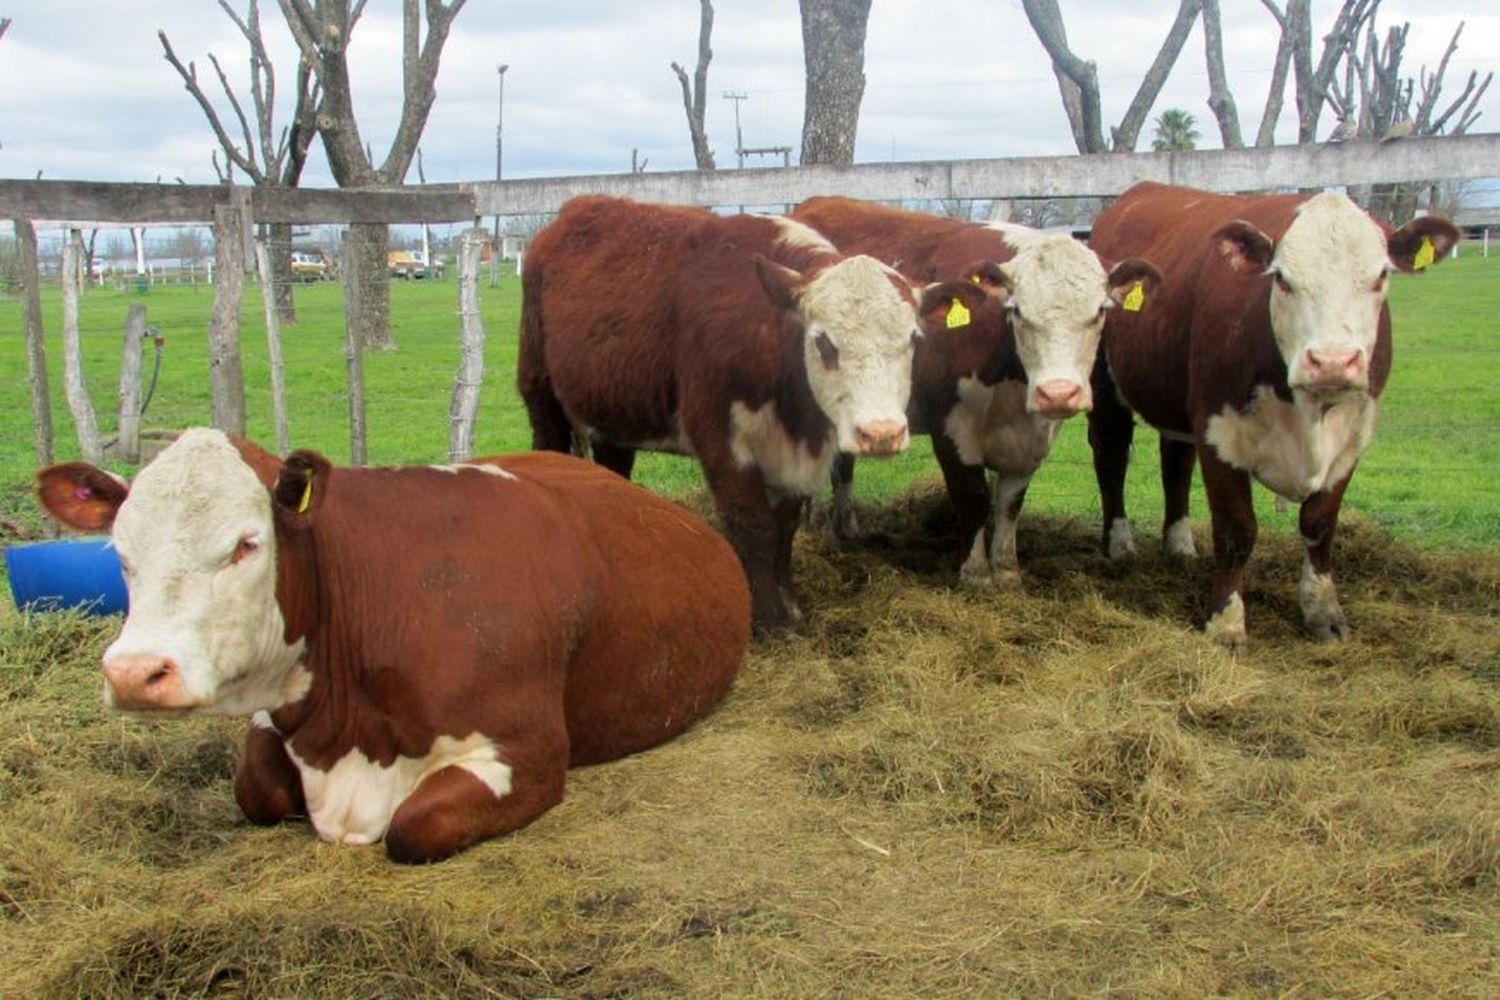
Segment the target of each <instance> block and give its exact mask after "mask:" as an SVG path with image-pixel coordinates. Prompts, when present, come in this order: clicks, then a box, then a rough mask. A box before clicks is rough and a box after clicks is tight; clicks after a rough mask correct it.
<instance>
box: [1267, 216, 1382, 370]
mask: <svg viewBox="0 0 1500 1000" xmlns="http://www.w3.org/2000/svg"><path fill="white" fill-rule="evenodd" d="M1391 269H1392V265H1391V259H1390V254H1389V251H1388V250H1387V245H1386V236H1385V234H1384V233H1382V232H1381V230H1380V227H1379V226H1377V225H1376V224H1375V222H1374V221H1373V220H1371V219H1370V217H1369V216H1368V215H1366V214H1365V213H1364V211H1363V210H1361V209H1360V208H1359V207H1358V206H1357V205H1355V204H1354V203H1353V202H1352V201H1350V200H1349V199H1348V198H1347V197H1345V196H1344V195H1341V194H1335V193H1332V192H1326V193H1323V194H1319V195H1317V196H1315V197H1313V198H1310V199H1308V200H1307V201H1306V202H1304V203H1303V204H1302V205H1301V206H1300V207H1299V208H1298V210H1297V218H1296V219H1295V220H1293V222H1292V224H1291V226H1290V227H1288V229H1287V231H1286V234H1285V235H1284V236H1282V238H1281V241H1280V242H1279V243H1277V244H1276V250H1275V253H1274V255H1273V256H1272V258H1271V263H1270V266H1269V267H1268V268H1267V270H1268V271H1269V273H1270V274H1271V277H1272V282H1271V286H1272V287H1271V292H1270V295H1271V302H1270V312H1271V328H1272V331H1273V333H1274V335H1275V337H1276V347H1277V349H1278V350H1279V351H1280V353H1281V357H1282V359H1283V360H1284V361H1285V362H1286V367H1287V383H1288V385H1290V386H1291V388H1293V389H1301V390H1304V391H1307V392H1312V393H1316V394H1336V393H1341V392H1348V391H1365V390H1368V388H1369V385H1370V357H1371V354H1372V353H1373V352H1374V350H1375V336H1376V333H1377V331H1378V329H1379V323H1380V309H1381V307H1382V306H1383V305H1384V304H1385V297H1386V286H1387V283H1388V275H1389V273H1390V271H1391Z"/></svg>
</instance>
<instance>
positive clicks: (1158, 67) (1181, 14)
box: [1111, 0, 1243, 153]
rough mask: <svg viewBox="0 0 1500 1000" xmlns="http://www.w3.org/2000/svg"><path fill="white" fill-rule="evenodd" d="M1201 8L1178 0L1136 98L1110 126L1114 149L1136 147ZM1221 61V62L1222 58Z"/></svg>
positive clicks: (1194, 2)
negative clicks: (1177, 4)
mask: <svg viewBox="0 0 1500 1000" xmlns="http://www.w3.org/2000/svg"><path fill="white" fill-rule="evenodd" d="M1214 2H1217V0H1214ZM1200 9H1204V7H1203V3H1202V0H1181V4H1180V5H1179V6H1178V8H1177V18H1176V19H1175V20H1174V21H1173V22H1172V27H1171V28H1169V29H1167V37H1166V39H1165V40H1164V41H1163V42H1162V43H1161V48H1160V49H1158V50H1157V53H1156V58H1155V59H1154V60H1152V62H1151V68H1150V69H1148V70H1146V75H1145V76H1144V77H1142V78H1141V85H1140V87H1139V88H1137V90H1136V92H1135V99H1134V100H1132V101H1131V102H1130V107H1129V108H1127V109H1126V111H1125V117H1124V118H1121V119H1120V126H1119V128H1116V129H1113V130H1111V132H1112V138H1113V139H1114V149H1115V152H1117V153H1128V152H1130V151H1131V150H1133V149H1135V144H1136V141H1137V139H1138V138H1139V137H1140V134H1141V129H1142V128H1143V127H1144V126H1145V124H1146V116H1147V115H1149V114H1150V113H1151V106H1152V105H1153V104H1155V103H1156V98H1157V97H1158V96H1159V95H1160V94H1161V88H1162V87H1163V86H1164V85H1165V84H1166V82H1167V77H1168V76H1170V75H1171V73H1172V66H1173V65H1174V64H1176V62H1177V57H1178V56H1179V55H1180V54H1181V53H1182V46H1183V45H1184V44H1186V43H1187V38H1188V35H1189V34H1191V33H1192V30H1193V21H1194V20H1196V19H1197V17H1198V12H1199V10H1200ZM1220 61H1221V63H1222V59H1221V60H1220ZM1241 145H1243V143H1242V144H1241Z"/></svg>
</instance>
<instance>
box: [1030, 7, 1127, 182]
mask: <svg viewBox="0 0 1500 1000" xmlns="http://www.w3.org/2000/svg"><path fill="white" fill-rule="evenodd" d="M1021 6H1022V8H1023V9H1024V10H1025V11H1026V20H1028V21H1030V22H1031V28H1032V30H1033V31H1035V32H1036V37H1037V40H1038V41H1040V42H1041V43H1042V48H1044V49H1046V50H1047V55H1048V56H1050V57H1051V59H1052V71H1053V73H1054V74H1056V76H1057V82H1058V86H1059V88H1061V90H1062V98H1063V106H1064V107H1065V108H1066V109H1067V112H1068V121H1069V123H1070V124H1071V125H1072V126H1073V139H1074V141H1075V142H1076V143H1077V145H1078V151H1079V152H1080V153H1103V152H1105V151H1106V150H1105V145H1104V129H1103V124H1102V121H1101V118H1102V115H1101V112H1100V110H1099V71H1098V68H1097V67H1095V65H1094V64H1093V62H1091V61H1085V60H1083V59H1080V58H1079V57H1078V56H1076V55H1074V54H1073V50H1072V49H1070V48H1068V32H1067V28H1066V27H1065V26H1064V25H1063V19H1062V12H1061V11H1060V10H1058V7H1057V0H1021ZM1070 85H1071V87H1072V88H1073V89H1072V90H1071V91H1070V89H1069V86H1070Z"/></svg>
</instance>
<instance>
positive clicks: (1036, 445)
mask: <svg viewBox="0 0 1500 1000" xmlns="http://www.w3.org/2000/svg"><path fill="white" fill-rule="evenodd" d="M1026 391H1027V390H1026V383H1024V382H1012V381H1005V382H1001V383H999V384H998V385H985V384H984V383H983V382H981V381H979V379H977V378H964V379H960V380H959V383H958V404H957V405H956V406H954V407H953V409H952V410H949V411H948V416H947V417H945V418H944V419H943V430H944V432H945V433H947V435H948V437H949V438H950V439H951V440H952V441H953V443H954V445H955V446H956V447H957V448H958V456H959V458H961V459H963V460H964V462H965V463H966V464H968V465H984V466H986V467H988V468H991V469H994V470H995V471H996V472H998V473H1000V474H1002V475H1014V476H1030V475H1031V474H1032V473H1034V472H1036V470H1037V467H1038V466H1040V465H1041V464H1042V461H1043V460H1044V459H1046V457H1047V453H1048V452H1050V451H1051V450H1052V442H1053V440H1054V439H1055V438H1056V437H1057V431H1058V428H1059V427H1061V426H1062V423H1061V421H1057V420H1048V419H1046V418H1044V417H1038V416H1035V415H1033V414H1030V413H1027V412H1026Z"/></svg>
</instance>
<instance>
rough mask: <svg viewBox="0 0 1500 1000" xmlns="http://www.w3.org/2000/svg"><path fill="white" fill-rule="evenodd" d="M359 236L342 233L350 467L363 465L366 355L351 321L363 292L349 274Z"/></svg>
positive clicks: (347, 231)
mask: <svg viewBox="0 0 1500 1000" xmlns="http://www.w3.org/2000/svg"><path fill="white" fill-rule="evenodd" d="M358 242H359V236H358V235H356V234H355V232H354V227H353V226H351V227H349V228H348V229H346V230H344V369H345V371H346V373H347V375H348V380H349V464H350V465H364V464H365V352H364V345H363V344H362V343H361V342H360V340H359V335H358V333H357V332H356V331H355V329H354V324H353V322H352V321H351V317H352V316H353V314H354V313H355V312H356V311H357V310H358V309H359V308H360V307H359V299H360V297H361V294H362V290H361V288H360V286H359V283H358V282H356V281H355V280H354V275H353V274H352V273H351V272H352V271H353V268H352V267H351V266H350V264H349V262H350V260H351V259H353V257H354V255H355V249H354V248H355V244H356V243H358Z"/></svg>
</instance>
